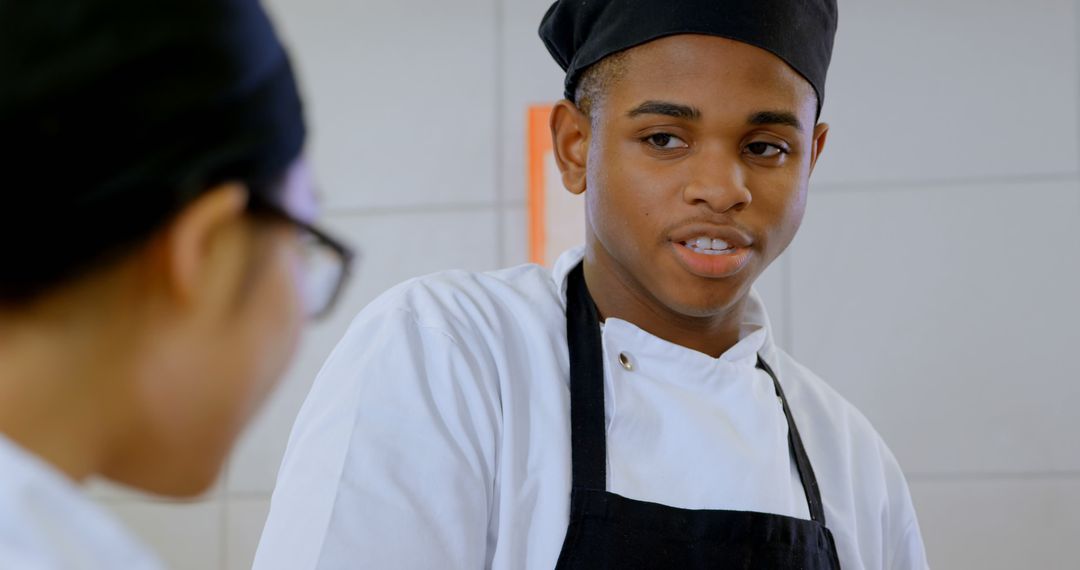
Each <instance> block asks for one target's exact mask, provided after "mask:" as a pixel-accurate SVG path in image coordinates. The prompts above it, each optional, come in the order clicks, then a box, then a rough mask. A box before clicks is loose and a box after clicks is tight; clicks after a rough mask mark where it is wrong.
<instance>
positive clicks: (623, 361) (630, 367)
mask: <svg viewBox="0 0 1080 570" xmlns="http://www.w3.org/2000/svg"><path fill="white" fill-rule="evenodd" d="M619 364H620V365H622V367H623V368H624V369H626V371H627V372H633V371H634V361H633V360H631V359H630V355H629V354H626V353H625V352H620V353H619Z"/></svg>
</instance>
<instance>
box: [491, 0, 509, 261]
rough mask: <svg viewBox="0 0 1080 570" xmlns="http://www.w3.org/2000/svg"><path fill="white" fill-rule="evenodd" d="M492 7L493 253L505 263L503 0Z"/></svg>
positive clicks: (498, 0)
mask: <svg viewBox="0 0 1080 570" xmlns="http://www.w3.org/2000/svg"><path fill="white" fill-rule="evenodd" d="M493 2H494V7H495V18H494V20H493V22H494V24H495V38H494V40H495V57H494V60H495V104H494V105H493V106H492V107H493V108H494V109H495V121H494V125H495V132H494V136H493V140H494V141H495V144H494V145H493V147H494V149H493V152H494V155H495V165H494V176H495V201H496V202H495V203H496V208H495V255H496V258H497V259H498V261H497V263H498V265H499V266H500V267H502V266H504V265H506V255H507V251H506V207H505V203H506V196H505V194H506V189H505V188H503V175H504V174H505V166H504V165H503V161H502V151H503V143H504V141H503V126H504V125H503V120H504V114H505V113H506V109H504V108H503V106H504V105H505V104H506V93H505V92H504V87H503V79H504V78H503V68H504V66H505V60H504V59H503V58H504V57H505V55H504V53H503V49H504V48H505V46H504V45H503V35H502V29H503V24H504V23H505V22H504V19H505V13H504V10H503V0H493Z"/></svg>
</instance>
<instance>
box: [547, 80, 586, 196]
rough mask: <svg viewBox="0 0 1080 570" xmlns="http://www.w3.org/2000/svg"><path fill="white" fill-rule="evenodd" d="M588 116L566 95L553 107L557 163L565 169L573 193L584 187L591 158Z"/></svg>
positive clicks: (564, 180) (564, 179)
mask: <svg viewBox="0 0 1080 570" xmlns="http://www.w3.org/2000/svg"><path fill="white" fill-rule="evenodd" d="M591 130H592V124H591V123H590V121H589V117H588V116H587V115H585V113H582V112H581V111H580V110H579V109H578V108H577V106H576V105H574V104H573V103H571V102H570V101H567V100H566V99H563V100H562V101H559V102H558V103H556V104H555V107H554V108H553V109H552V110H551V140H552V147H553V149H554V151H555V163H556V164H557V165H558V166H559V172H561V173H562V181H563V186H565V187H566V189H567V190H569V191H570V192H572V193H574V194H581V193H582V192H584V191H585V165H586V164H587V163H588V161H589V137H590V136H591V135H592V133H591Z"/></svg>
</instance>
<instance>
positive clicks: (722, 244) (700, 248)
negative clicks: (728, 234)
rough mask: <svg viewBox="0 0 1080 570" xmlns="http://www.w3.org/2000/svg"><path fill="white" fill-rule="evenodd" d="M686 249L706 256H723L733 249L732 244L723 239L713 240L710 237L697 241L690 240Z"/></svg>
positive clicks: (700, 238) (697, 239)
mask: <svg viewBox="0 0 1080 570" xmlns="http://www.w3.org/2000/svg"><path fill="white" fill-rule="evenodd" d="M684 243H685V244H686V247H688V248H690V249H692V250H694V251H696V252H697V253H704V254H706V255H721V254H724V253H728V252H729V250H730V249H731V244H729V243H728V242H726V241H724V240H722V239H712V238H708V237H699V238H696V239H688V240H686V242H684Z"/></svg>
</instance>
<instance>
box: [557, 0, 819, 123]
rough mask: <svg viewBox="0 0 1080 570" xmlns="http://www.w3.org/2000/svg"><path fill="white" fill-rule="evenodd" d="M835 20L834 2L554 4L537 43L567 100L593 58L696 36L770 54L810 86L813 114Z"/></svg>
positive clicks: (600, 0) (591, 0)
mask: <svg viewBox="0 0 1080 570" xmlns="http://www.w3.org/2000/svg"><path fill="white" fill-rule="evenodd" d="M836 19H837V15H836V0H558V1H557V2H555V4H553V5H552V6H551V8H550V9H548V11H547V14H546V15H545V16H544V20H543V21H542V22H541V24H540V37H541V38H542V39H543V40H544V44H545V45H546V46H547V48H548V51H549V52H551V55H552V56H553V57H554V58H555V61H557V62H558V63H559V65H560V66H562V68H563V69H564V70H566V98H567V99H569V100H571V101H573V100H574V91H575V90H576V89H577V82H578V80H579V79H580V78H581V73H582V72H583V71H585V70H586V69H587V68H588V67H589V66H591V65H593V64H595V63H597V62H598V61H600V60H601V59H603V58H605V57H607V56H609V55H611V54H614V53H616V52H620V51H623V50H625V49H629V48H632V47H634V46H638V45H641V44H643V43H646V42H649V41H652V40H655V39H659V38H662V37H665V36H673V35H676V34H704V35H711V36H720V37H724V38H728V39H732V40H736V41H740V42H743V43H746V44H750V45H753V46H756V47H759V48H762V49H765V50H768V51H770V52H772V53H773V54H775V55H776V56H778V57H779V58H780V59H782V60H784V61H785V62H787V64H788V65H790V66H791V67H792V68H794V69H795V71H797V72H799V74H800V75H802V76H803V77H805V78H806V79H807V81H809V82H810V84H811V85H813V87H814V90H815V91H816V92H817V96H818V110H819V111H820V109H821V103H822V101H823V100H824V97H825V73H826V71H827V70H828V68H829V59H830V58H831V56H832V47H833V38H834V37H835V35H836Z"/></svg>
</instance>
